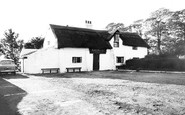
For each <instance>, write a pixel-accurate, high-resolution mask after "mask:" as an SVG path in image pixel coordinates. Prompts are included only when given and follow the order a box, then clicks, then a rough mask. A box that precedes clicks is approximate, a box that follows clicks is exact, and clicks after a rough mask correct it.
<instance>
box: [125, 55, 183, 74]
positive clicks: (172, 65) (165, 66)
mask: <svg viewBox="0 0 185 115" xmlns="http://www.w3.org/2000/svg"><path fill="white" fill-rule="evenodd" d="M126 68H127V69H135V70H138V69H145V70H163V71H166V70H170V71H185V60H182V59H177V58H157V59H154V58H143V59H131V60H127V61H126Z"/></svg>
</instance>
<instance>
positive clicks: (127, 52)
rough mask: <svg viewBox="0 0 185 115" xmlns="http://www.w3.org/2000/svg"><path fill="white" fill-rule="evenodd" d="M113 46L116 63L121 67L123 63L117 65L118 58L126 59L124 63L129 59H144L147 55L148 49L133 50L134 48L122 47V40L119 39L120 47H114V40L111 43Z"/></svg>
mask: <svg viewBox="0 0 185 115" xmlns="http://www.w3.org/2000/svg"><path fill="white" fill-rule="evenodd" d="M109 42H110V44H111V46H112V47H113V54H114V59H115V60H114V62H115V65H116V66H119V65H121V64H122V63H116V57H124V63H123V64H125V62H126V60H128V59H132V58H134V57H136V58H144V57H145V56H146V55H147V48H146V47H137V50H133V49H132V46H125V45H122V40H121V38H119V47H114V46H113V43H114V38H112V39H111V40H110V41H109Z"/></svg>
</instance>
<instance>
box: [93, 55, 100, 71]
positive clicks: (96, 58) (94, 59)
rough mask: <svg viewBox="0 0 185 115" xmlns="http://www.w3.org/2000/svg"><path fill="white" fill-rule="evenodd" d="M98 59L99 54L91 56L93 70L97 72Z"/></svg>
mask: <svg viewBox="0 0 185 115" xmlns="http://www.w3.org/2000/svg"><path fill="white" fill-rule="evenodd" d="M99 57H100V54H97V53H94V54H93V70H99Z"/></svg>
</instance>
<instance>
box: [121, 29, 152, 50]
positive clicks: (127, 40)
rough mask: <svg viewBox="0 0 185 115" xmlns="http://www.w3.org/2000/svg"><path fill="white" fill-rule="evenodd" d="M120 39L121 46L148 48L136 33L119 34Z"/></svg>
mask: <svg viewBox="0 0 185 115" xmlns="http://www.w3.org/2000/svg"><path fill="white" fill-rule="evenodd" d="M120 38H121V39H122V41H123V45H128V46H136V47H147V48H150V46H149V45H148V44H147V43H146V42H145V41H144V40H143V39H142V38H141V37H140V36H139V35H138V34H137V33H120Z"/></svg>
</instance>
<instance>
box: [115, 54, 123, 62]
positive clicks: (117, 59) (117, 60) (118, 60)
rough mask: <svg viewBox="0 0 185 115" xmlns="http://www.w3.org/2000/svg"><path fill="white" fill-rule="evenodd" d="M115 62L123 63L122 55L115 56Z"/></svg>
mask: <svg viewBox="0 0 185 115" xmlns="http://www.w3.org/2000/svg"><path fill="white" fill-rule="evenodd" d="M119 58H120V59H119ZM116 63H124V56H117V57H116Z"/></svg>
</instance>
